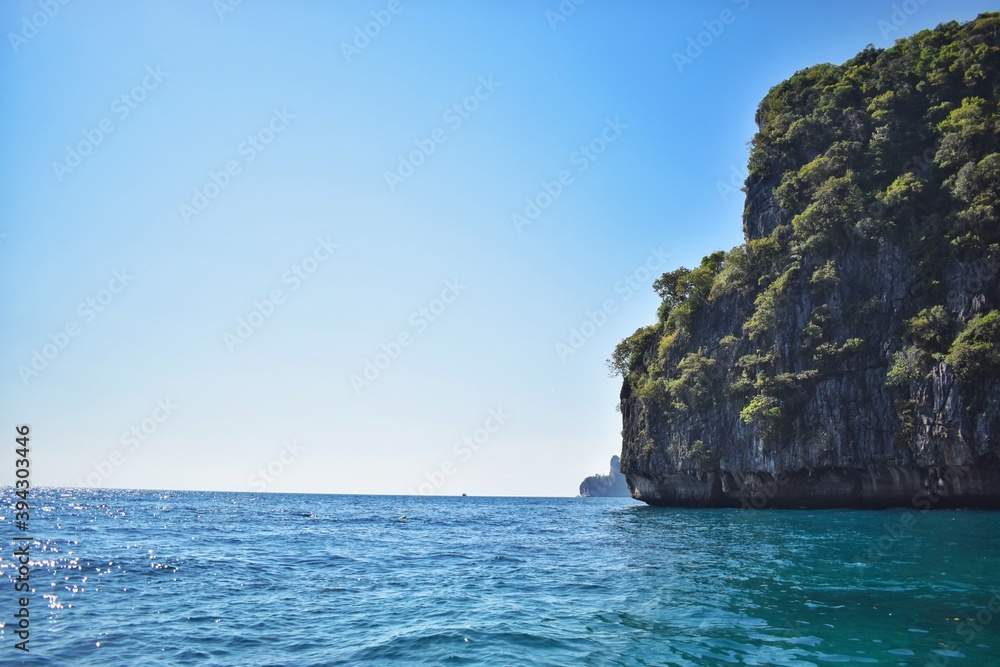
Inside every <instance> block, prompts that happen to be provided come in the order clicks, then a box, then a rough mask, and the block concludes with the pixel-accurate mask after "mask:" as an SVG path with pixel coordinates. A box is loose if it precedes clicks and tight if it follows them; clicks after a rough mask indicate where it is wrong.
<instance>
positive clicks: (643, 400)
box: [608, 13, 1000, 475]
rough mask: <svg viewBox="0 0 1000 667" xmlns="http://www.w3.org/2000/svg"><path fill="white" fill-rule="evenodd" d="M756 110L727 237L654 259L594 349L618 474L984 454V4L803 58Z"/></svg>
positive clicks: (996, 188)
mask: <svg viewBox="0 0 1000 667" xmlns="http://www.w3.org/2000/svg"><path fill="white" fill-rule="evenodd" d="M756 120H757V124H758V127H759V131H758V132H757V134H756V136H755V137H754V138H753V141H752V144H751V150H750V158H749V175H748V177H747V181H746V186H745V188H744V189H745V191H746V195H747V199H746V208H745V211H744V218H743V226H744V233H745V237H746V242H745V243H744V244H742V245H740V246H737V247H736V248H733V249H732V250H730V251H728V252H715V253H712V254H711V255H709V256H707V257H705V258H704V259H703V260H702V262H701V264H700V265H699V266H698V267H696V268H693V269H687V268H683V267H682V268H678V269H676V270H674V271H670V272H668V273H665V274H664V275H663V276H662V277H661V278H660V279H659V280H657V281H656V283H655V284H654V286H653V287H654V289H655V291H656V292H657V294H658V295H659V296H660V297H661V299H662V304H661V306H660V309H659V312H658V317H657V321H656V323H655V324H653V325H651V326H648V327H643V328H640V329H639V330H637V331H636V332H635V333H634V334H632V335H631V336H630V337H628V338H627V339H625V340H624V341H622V342H621V343H620V344H619V345H618V346H617V348H616V349H615V350H614V353H613V354H612V356H611V358H610V359H609V360H608V363H609V367H610V368H611V370H612V372H613V373H615V374H620V375H621V376H622V377H623V378H624V382H625V386H624V388H623V392H622V407H623V410H622V412H623V418H624V420H625V431H624V435H625V443H624V446H623V456H622V469H623V471H624V472H625V473H626V474H633V473H634V474H635V475H655V474H663V473H665V472H677V471H688V472H696V471H700V470H707V469H712V468H714V469H721V470H726V469H736V468H742V469H744V470H745V469H752V468H756V469H764V468H766V467H768V465H767V461H768V460H770V461H773V460H774V457H775V456H778V455H780V453H781V452H786V453H787V456H786V457H785V460H786V461H793V460H794V461H795V462H796V463H797V465H802V466H814V465H815V466H820V465H830V466H842V465H855V466H861V465H869V464H873V463H892V464H899V465H904V464H909V463H921V464H925V465H930V464H933V463H935V462H936V461H938V460H939V459H940V460H943V459H948V458H951V459H953V460H955V457H954V456H952V455H951V454H949V453H947V451H946V450H948V448H949V447H953V446H955V445H954V444H953V443H955V442H961V443H962V444H963V447H964V449H963V450H962V455H961V456H958V457H957V459H963V460H965V461H966V462H970V463H974V462H975V461H976V460H978V459H979V458H981V457H982V456H992V457H995V456H996V454H997V443H996V439H997V435H998V433H997V428H996V427H997V423H998V417H997V413H998V407H997V402H996V399H997V380H996V378H997V375H998V372H1000V311H998V310H997V309H998V307H1000V294H998V281H997V273H998V270H997V268H998V265H1000V13H988V14H983V15H981V16H979V17H978V18H977V19H976V20H974V21H971V22H969V23H966V24H959V23H954V22H953V23H948V24H945V25H941V26H939V27H938V28H937V29H935V30H926V31H923V32H920V33H918V34H916V35H914V36H912V37H910V38H907V39H902V40H899V41H898V42H897V43H896V44H895V46H893V47H892V48H889V49H885V50H881V49H875V48H872V47H869V48H867V49H865V50H864V51H862V52H861V53H859V54H858V55H857V56H856V57H854V58H853V59H851V60H850V61H848V62H846V63H844V64H843V65H830V64H824V65H817V66H815V67H810V68H808V69H806V70H802V71H800V72H798V73H796V74H795V75H794V76H792V77H791V78H790V79H788V80H787V81H785V82H783V83H781V84H779V85H777V86H775V87H774V88H773V89H772V90H771V91H770V92H769V93H768V95H767V96H766V97H765V98H764V100H763V101H762V102H761V104H760V107H759V109H758V111H757V117H756ZM883 413H885V414H883ZM735 422H738V423H735ZM844 422H851V424H849V425H847V426H845V424H844ZM984 434H985V435H984ZM949 438H951V439H952V440H951V441H949V440H948V439H949ZM991 438H992V440H991ZM768 457H771V458H770V459H769V458H768Z"/></svg>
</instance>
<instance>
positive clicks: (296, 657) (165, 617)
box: [0, 488, 1000, 667]
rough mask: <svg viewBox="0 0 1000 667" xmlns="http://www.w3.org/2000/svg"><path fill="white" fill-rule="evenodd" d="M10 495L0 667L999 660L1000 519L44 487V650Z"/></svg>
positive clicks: (39, 580)
mask: <svg viewBox="0 0 1000 667" xmlns="http://www.w3.org/2000/svg"><path fill="white" fill-rule="evenodd" d="M3 501H4V502H3V505H2V506H0V507H2V509H0V514H5V515H6V516H5V518H4V520H3V521H2V522H0V524H2V526H3V535H4V536H5V539H4V543H5V544H4V547H3V553H2V556H3V561H2V562H0V565H2V567H3V576H2V587H3V591H4V592H3V595H2V597H0V614H2V616H0V618H2V620H4V621H5V622H6V623H7V627H5V628H4V629H3V631H2V632H0V664H28V665H84V666H86V665H102V666H110V665H171V666H173V665H226V666H229V665H355V664H362V665H490V666H494V665H728V664H734V665H828V664H832V663H844V664H868V665H874V664H878V665H944V664H948V665H969V666H977V667H978V666H980V665H1000V576H998V571H1000V568H998V565H1000V530H998V519H1000V513H997V512H943V511H942V512H917V511H911V512H905V511H891V512H869V513H864V512H847V511H825V512H809V511H747V510H670V509H657V508H651V507H646V506H645V505H641V504H638V503H635V502H633V501H631V500H629V499H580V498H556V499H511V498H432V497H393V496H309V495H254V494H228V493H178V492H169V493H168V492H147V491H81V490H43V491H39V492H37V494H36V496H35V497H34V498H33V499H32V502H33V504H34V505H35V506H36V509H35V510H34V513H33V517H32V521H33V526H32V527H33V530H32V532H33V533H34V536H35V538H36V544H35V547H34V557H33V560H34V563H33V565H32V568H33V572H32V575H31V577H32V583H33V586H34V588H35V593H34V596H33V599H32V601H31V606H30V609H31V611H32V615H31V618H32V626H31V632H32V634H31V643H30V646H31V647H32V651H31V653H30V654H29V655H27V656H25V655H24V654H22V653H21V652H19V651H15V650H14V649H13V644H14V642H15V641H16V639H15V638H14V636H13V635H12V628H11V625H10V624H11V620H12V613H13V611H14V610H15V604H16V601H15V594H14V589H13V583H12V581H11V580H12V577H13V576H15V575H14V571H13V570H14V568H13V563H12V561H11V551H12V547H11V546H10V544H11V543H10V540H9V537H10V536H12V535H14V534H16V532H17V531H15V530H14V527H13V526H12V524H11V519H12V516H11V514H12V512H11V510H10V507H11V504H12V491H11V489H9V488H7V489H4V490H3ZM404 514H405V515H406V517H407V518H406V519H405V520H401V519H400V517H401V515H404Z"/></svg>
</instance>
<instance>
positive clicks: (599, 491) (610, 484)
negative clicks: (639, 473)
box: [580, 456, 632, 498]
mask: <svg viewBox="0 0 1000 667" xmlns="http://www.w3.org/2000/svg"><path fill="white" fill-rule="evenodd" d="M580 495H581V496H590V497H593V498H618V497H628V496H631V495H632V493H631V491H629V488H628V484H627V483H626V481H625V475H623V474H622V472H621V465H620V462H619V459H618V457H617V456H612V457H611V471H610V472H609V473H608V474H607V475H591V476H590V477H588V478H587V479H585V480H583V482H581V483H580Z"/></svg>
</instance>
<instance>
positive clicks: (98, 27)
mask: <svg viewBox="0 0 1000 667" xmlns="http://www.w3.org/2000/svg"><path fill="white" fill-rule="evenodd" d="M577 3H578V4H577ZM991 9H996V7H995V6H994V7H991V6H990V3H988V2H976V1H972V0H949V1H948V2H945V1H944V0H908V1H906V2H889V1H883V0H877V1H873V0H864V1H861V0H850V1H844V2H837V3H830V2H822V3H820V2H808V3H806V2H798V1H792V0H774V1H771V2H764V1H763V0H711V1H705V0H699V1H697V2H694V1H691V2H663V1H660V2H652V1H636V2H629V3H611V2H598V1H597V0H590V1H587V2H584V1H582V0H575V1H574V0H564V1H563V2H561V3H560V2H557V1H556V0H548V1H537V2H527V1H517V0H505V1H502V0H494V1H492V2H476V3H456V2H433V1H431V0H422V1H420V2H414V1H412V0H376V1H364V2H361V1H359V2H344V3H339V2H338V3H328V2H321V1H319V0H313V1H307V0H299V1H297V2H273V1H272V2H265V1H264V0H243V1H242V2H240V1H239V0H217V1H214V2H213V0H197V1H196V0H189V1H186V2H180V1H177V2H167V1H157V0H150V1H147V2H142V3H135V2H126V1H124V0H122V1H111V0H106V1H103V2H93V3H85V2H68V1H67V2H66V3H65V4H63V2H62V1H61V0H34V1H21V0H5V1H4V2H3V3H2V5H0V26H2V28H3V32H4V34H5V44H4V45H3V46H2V47H0V50H2V56H0V85H2V88H3V90H2V98H3V103H2V106H0V145H2V146H3V151H2V160H0V195H2V198H3V202H4V215H3V216H2V218H0V281H2V286H3V289H2V292H0V295H2V296H0V300H2V307H0V340H2V341H3V345H2V346H0V425H2V427H3V428H6V429H8V438H9V443H8V444H9V445H10V446H11V448H12V449H13V446H14V439H15V437H16V433H15V426H17V425H21V424H28V425H30V429H31V440H30V447H31V480H32V483H33V484H34V485H38V486H73V487H79V486H90V487H117V488H146V489H187V490H225V491H267V492H303V493H373V494H444V495H455V494H461V493H468V494H469V495H513V496H572V495H576V494H577V493H578V486H579V483H580V481H581V480H582V479H583V478H584V477H585V476H586V475H589V474H593V473H596V472H602V471H603V472H606V471H607V467H608V461H609V459H610V457H611V455H612V454H615V453H618V452H619V451H620V448H621V437H620V431H621V416H620V414H619V413H618V412H617V411H616V405H617V402H618V392H619V389H620V380H619V379H618V378H611V377H609V376H608V372H607V368H606V366H605V359H607V357H608V356H609V355H610V353H611V351H612V350H613V349H614V346H615V345H616V344H617V342H618V341H619V340H621V339H622V338H624V337H626V336H628V335H629V334H631V333H632V332H633V331H634V330H635V329H636V328H637V327H640V326H644V325H646V324H649V323H651V322H653V321H654V320H655V316H656V308H657V305H658V303H657V301H658V300H657V297H656V295H655V294H654V293H653V292H652V289H651V285H652V282H653V281H654V280H655V279H656V278H657V277H659V276H660V275H661V274H662V273H663V272H665V271H668V270H671V269H673V268H676V267H677V266H682V265H683V266H691V265H693V264H696V263H697V262H698V261H699V259H700V258H701V257H702V256H704V255H706V254H708V253H710V252H712V251H714V250H718V249H728V248H731V247H732V246H734V245H737V244H739V243H740V242H741V241H742V230H741V220H740V215H741V212H742V208H743V197H742V194H741V193H740V192H739V191H738V188H739V187H740V185H741V184H742V179H743V178H744V176H745V165H746V159H747V154H748V149H747V143H748V142H749V141H750V139H751V138H752V136H753V133H754V131H755V129H756V128H755V126H754V123H753V117H754V111H755V110H756V108H757V104H758V103H759V101H760V99H761V98H762V97H763V96H764V95H765V94H766V93H767V91H768V90H769V89H770V88H771V87H772V86H774V85H776V84H777V83H779V82H780V81H782V80H783V79H785V78H787V77H788V76H790V75H791V74H793V73H794V72H796V71H797V70H800V69H802V68H804V67H808V66H810V65H813V64H817V63H822V62H834V63H840V62H843V61H845V60H847V59H848V58H850V57H851V56H853V55H854V54H855V53H857V52H858V51H860V50H861V49H863V48H864V47H865V46H866V45H868V44H874V45H875V46H877V47H888V46H891V45H892V43H893V42H894V40H895V39H897V38H899V37H903V36H905V35H908V34H912V33H914V32H917V31H919V30H922V29H925V28H931V27H934V26H936V25H937V24H939V23H941V22H945V21H949V20H968V19H971V18H973V17H974V16H975V15H976V14H978V13H979V12H981V11H988V10H991ZM14 465H15V464H14V454H13V452H11V453H10V456H8V457H5V461H4V462H3V463H0V483H4V484H11V483H12V482H13V480H14V478H15V477H14Z"/></svg>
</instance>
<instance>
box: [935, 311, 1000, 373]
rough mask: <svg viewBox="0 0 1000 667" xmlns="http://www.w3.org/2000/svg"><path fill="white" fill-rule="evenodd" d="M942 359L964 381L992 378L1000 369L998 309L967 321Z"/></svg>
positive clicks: (999, 312) (999, 320) (999, 316)
mask: <svg viewBox="0 0 1000 667" xmlns="http://www.w3.org/2000/svg"><path fill="white" fill-rule="evenodd" d="M945 361H946V362H947V363H948V365H949V366H951V367H952V368H953V369H954V370H955V374H956V375H958V377H959V379H961V380H962V381H963V382H967V383H968V382H978V381H982V380H990V379H993V378H995V377H996V376H997V373H998V372H1000V311H997V310H994V311H991V312H989V313H987V314H986V315H977V316H976V317H973V318H972V319H971V320H969V321H968V322H967V323H966V325H965V328H964V329H962V332H961V333H960V334H958V336H957V337H956V338H955V342H953V343H952V344H951V349H949V350H948V356H947V357H946V358H945Z"/></svg>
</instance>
